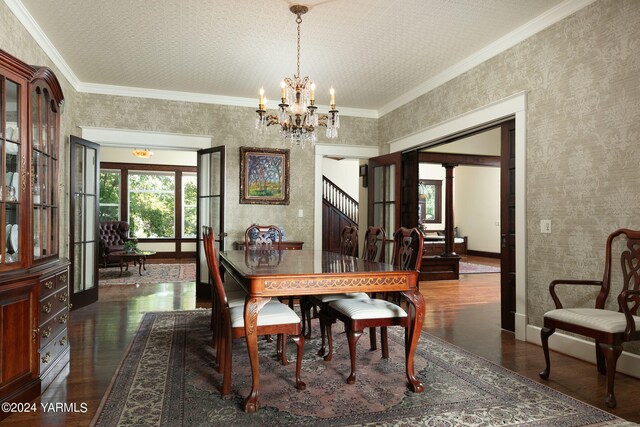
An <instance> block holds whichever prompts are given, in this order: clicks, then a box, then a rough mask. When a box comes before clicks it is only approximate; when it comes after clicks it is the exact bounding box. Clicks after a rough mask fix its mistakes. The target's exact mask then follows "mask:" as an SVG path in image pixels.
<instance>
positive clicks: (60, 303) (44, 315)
mask: <svg viewBox="0 0 640 427" xmlns="http://www.w3.org/2000/svg"><path fill="white" fill-rule="evenodd" d="M68 306H69V291H68V290H67V289H66V288H63V289H60V290H58V292H56V293H54V294H51V295H49V296H48V297H46V298H45V299H41V300H40V304H39V306H38V307H39V308H38V310H39V315H40V324H41V325H42V324H43V323H45V322H47V321H49V319H51V318H52V317H53V316H55V315H57V314H58V313H59V312H60V311H61V310H64V309H67V308H68Z"/></svg>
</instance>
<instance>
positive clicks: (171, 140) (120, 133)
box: [80, 126, 211, 151]
mask: <svg viewBox="0 0 640 427" xmlns="http://www.w3.org/2000/svg"><path fill="white" fill-rule="evenodd" d="M80 129H81V136H82V138H84V139H87V140H89V141H92V142H95V143H97V144H100V145H102V146H105V147H119V148H140V147H142V148H155V149H162V150H178V151H197V150H200V149H203V148H210V147H211V137H210V136H204V135H183V134H177V133H164V132H150V131H138V130H127V129H109V128H96V127H89V126H80Z"/></svg>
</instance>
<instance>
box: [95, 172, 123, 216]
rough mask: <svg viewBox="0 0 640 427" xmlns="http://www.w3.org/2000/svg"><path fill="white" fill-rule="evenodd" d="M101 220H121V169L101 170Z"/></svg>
mask: <svg viewBox="0 0 640 427" xmlns="http://www.w3.org/2000/svg"><path fill="white" fill-rule="evenodd" d="M99 220H100V221H118V220H120V171H119V170H116V171H113V170H102V171H100V213H99Z"/></svg>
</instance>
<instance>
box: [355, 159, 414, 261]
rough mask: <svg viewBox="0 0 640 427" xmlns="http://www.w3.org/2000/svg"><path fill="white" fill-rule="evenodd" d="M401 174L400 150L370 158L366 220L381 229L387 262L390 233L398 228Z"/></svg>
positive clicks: (391, 240)
mask: <svg viewBox="0 0 640 427" xmlns="http://www.w3.org/2000/svg"><path fill="white" fill-rule="evenodd" d="M401 174H402V153H391V154H386V155H384V156H378V157H372V158H371V159H369V195H368V200H369V202H368V212H369V217H368V220H367V223H368V225H370V226H376V227H383V228H384V231H385V233H386V241H385V248H384V252H385V259H386V262H389V261H390V260H391V257H392V255H393V233H394V232H395V231H396V229H397V228H398V227H400V221H401V217H400V212H401V187H400V184H401V182H402V175H401ZM416 185H417V184H416ZM416 197H417V196H416ZM416 215H417V214H416Z"/></svg>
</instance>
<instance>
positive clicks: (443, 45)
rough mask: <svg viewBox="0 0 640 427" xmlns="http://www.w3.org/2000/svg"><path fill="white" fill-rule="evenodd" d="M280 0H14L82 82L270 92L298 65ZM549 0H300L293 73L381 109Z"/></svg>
mask: <svg viewBox="0 0 640 427" xmlns="http://www.w3.org/2000/svg"><path fill="white" fill-rule="evenodd" d="M293 3H294V2H292V1H285V0H253V1H250V0H146V1H141V0H109V1H104V0H64V1H63V2H59V1H52V0H49V1H44V0H22V4H23V5H24V7H25V8H26V9H27V11H28V13H29V14H30V15H31V16H32V17H33V19H34V20H35V21H36V22H37V24H38V25H39V26H40V28H41V29H42V31H43V32H44V34H46V36H47V38H48V39H49V40H50V41H51V43H52V44H53V46H55V48H56V49H57V50H58V52H59V53H60V55H61V56H62V58H63V59H64V61H65V62H66V64H67V65H68V66H69V68H70V69H71V70H72V72H73V73H74V74H75V76H76V77H77V79H78V80H79V81H80V82H82V83H83V84H101V85H114V86H124V87H135V88H146V89H157V90H166V91H180V92H190V93H198V94H207V95H219V96H231V97H240V98H257V93H258V89H259V88H260V87H261V86H264V88H265V91H266V94H267V96H268V97H269V99H271V100H275V99H276V98H277V97H278V96H279V82H280V80H281V79H282V78H283V77H285V76H291V75H293V74H294V72H295V67H296V23H295V16H294V15H293V14H291V13H290V12H289V10H288V8H289V5H290V4H293ZM559 3H561V2H560V1H559V0H446V1H445V0H401V1H389V0H309V1H306V2H303V4H306V5H308V6H310V11H309V12H308V13H307V14H306V15H304V16H303V18H302V29H301V31H302V47H301V74H302V75H303V76H304V75H309V76H310V77H311V79H313V80H314V81H315V82H316V85H317V87H318V89H317V98H318V103H319V104H321V105H326V104H328V103H329V94H328V90H329V87H330V86H334V87H335V89H336V101H337V106H338V109H340V107H350V108H360V109H368V110H379V109H380V108H382V107H384V106H385V105H387V104H388V103H390V102H392V101H393V100H395V99H397V98H398V97H400V96H401V95H403V94H405V93H407V92H409V91H411V90H412V89H414V88H416V87H417V86H419V85H420V84H422V83H423V82H425V81H428V80H429V79H431V78H433V77H434V76H436V75H438V74H439V73H441V72H443V70H446V69H447V68H449V67H451V66H453V65H455V64H456V63H458V62H460V61H462V60H464V59H465V58H467V57H469V56H470V55H472V54H474V53H475V52H477V51H479V50H481V49H483V48H484V47H486V46H487V45H489V44H491V43H493V42H495V41H496V40H497V39H500V38H501V37H503V36H505V35H506V34H508V33H510V32H512V31H513V30H515V29H517V28H518V27H520V26H522V25H524V24H526V23H528V22H529V21H532V20H533V19H534V18H536V17H538V16H539V15H541V14H543V13H545V12H546V11H548V10H549V9H550V8H553V7H554V6H557V5H558V4H559Z"/></svg>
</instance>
